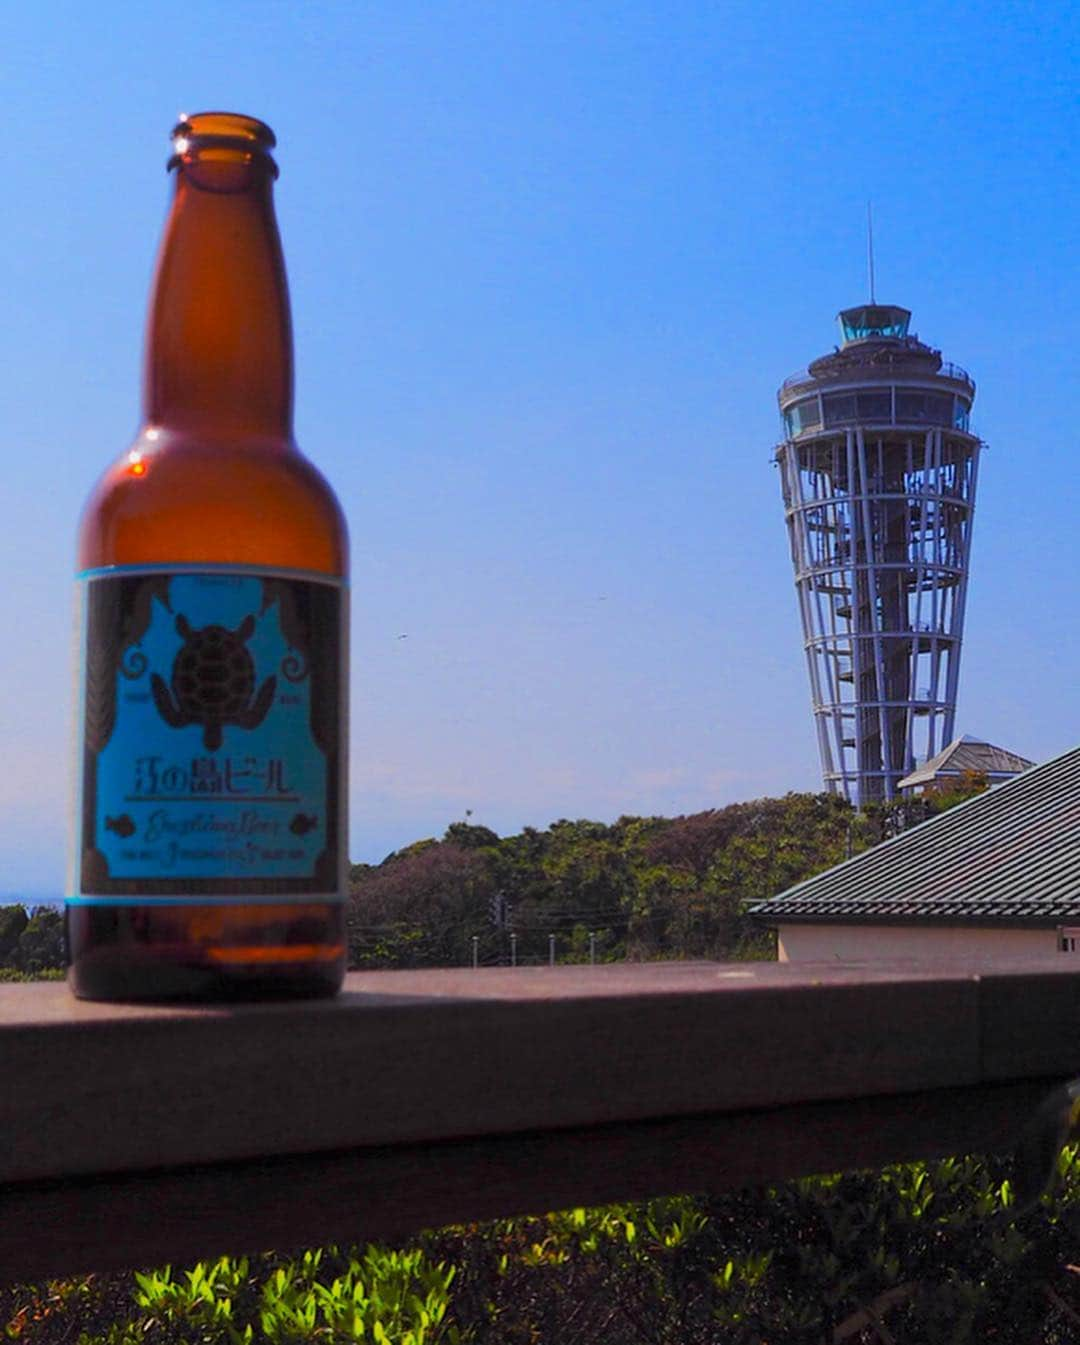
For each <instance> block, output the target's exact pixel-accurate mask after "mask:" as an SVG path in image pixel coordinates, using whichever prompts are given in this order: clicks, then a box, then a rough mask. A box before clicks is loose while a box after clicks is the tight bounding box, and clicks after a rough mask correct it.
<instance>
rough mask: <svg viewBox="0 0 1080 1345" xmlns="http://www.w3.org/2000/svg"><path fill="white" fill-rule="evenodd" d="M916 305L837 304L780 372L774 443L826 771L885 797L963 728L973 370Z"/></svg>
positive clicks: (831, 778) (975, 449)
mask: <svg viewBox="0 0 1080 1345" xmlns="http://www.w3.org/2000/svg"><path fill="white" fill-rule="evenodd" d="M910 320H911V314H910V313H909V312H908V311H907V309H905V308H897V307H895V306H893V305H889V304H863V305H861V306H859V307H857V308H848V309H845V310H844V311H843V312H842V313H841V314H840V328H841V332H842V336H843V340H842V344H841V345H840V346H838V347H837V348H836V349H835V350H834V352H833V353H832V354H830V355H823V356H822V357H821V358H820V359H816V360H814V361H813V363H812V364H811V365H810V366H809V368H808V369H806V370H803V371H802V372H800V373H797V374H794V375H792V377H790V378H788V379H785V381H784V383H783V385H782V387H781V388H780V391H779V393H778V394H777V396H778V400H779V403H780V411H781V414H782V416H783V420H784V434H785V437H784V440H783V442H782V443H781V444H780V445H779V447H778V448H777V450H776V461H777V463H778V464H779V466H780V473H781V481H782V485H783V492H784V510H785V514H786V518H787V526H788V535H789V538H790V541H791V558H792V561H793V563H794V566H795V587H796V590H797V593H798V599H799V614H800V617H801V619H802V630H803V645H804V648H805V651H806V660H807V666H808V669H809V673H810V694H811V700H812V704H813V713H814V723H815V726H816V728H817V737H818V747H819V750H820V752H821V765H822V771H823V774H824V777H825V784H826V787H827V788H828V789H829V790H830V791H832V792H834V793H842V794H844V795H845V796H846V797H847V798H848V799H850V800H851V801H852V802H853V803H855V804H857V805H859V806H862V805H863V804H866V803H869V802H872V801H874V800H883V799H890V798H892V797H893V796H894V795H895V794H896V792H897V791H896V786H897V783H898V781H900V780H901V779H902V778H903V777H904V776H905V775H907V774H908V773H909V772H910V771H912V770H914V769H915V767H916V765H918V764H919V763H920V762H922V761H924V760H926V759H927V758H929V757H932V756H934V754H935V753H936V752H939V751H940V750H941V749H942V748H943V747H944V746H945V745H946V744H947V743H949V742H950V741H951V740H952V738H953V719H954V715H955V711H956V688H957V680H958V677H959V672H960V647H961V639H962V636H963V627H964V603H965V598H966V595H967V579H968V558H969V554H970V549H971V525H972V515H973V510H974V504H975V484H976V475H977V470H978V461H979V450H980V448H981V447H982V445H981V444H980V442H979V440H978V439H977V438H976V436H975V435H973V434H972V433H971V431H970V428H969V417H970V413H971V404H972V402H973V400H974V398H975V384H974V382H973V380H972V379H971V377H970V376H969V375H968V374H967V373H966V372H965V371H964V370H963V369H960V368H958V367H957V366H956V365H954V364H946V363H945V362H944V361H943V360H942V358H941V352H940V351H937V350H933V349H931V347H929V346H927V345H924V344H923V343H922V342H921V341H919V340H918V338H917V337H915V336H912V335H909V333H908V325H909V323H910Z"/></svg>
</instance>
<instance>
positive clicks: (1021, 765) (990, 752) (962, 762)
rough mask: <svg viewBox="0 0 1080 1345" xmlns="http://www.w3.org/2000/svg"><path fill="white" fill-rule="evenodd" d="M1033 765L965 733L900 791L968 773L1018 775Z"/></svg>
mask: <svg viewBox="0 0 1080 1345" xmlns="http://www.w3.org/2000/svg"><path fill="white" fill-rule="evenodd" d="M1033 764H1034V763H1032V762H1030V761H1028V759H1027V757H1022V756H1018V755H1017V753H1016V752H1010V751H1009V750H1008V749H1007V748H1005V747H995V746H994V744H993V743H988V742H984V741H983V739H982V738H972V737H971V735H970V734H967V733H965V734H964V736H963V737H962V738H954V739H953V740H952V742H951V743H949V745H948V747H945V748H943V749H942V750H941V751H940V752H939V753H938V754H937V756H936V757H931V758H930V760H929V761H927V762H926V763H924V764H923V765H922V766H920V767H919V768H918V769H917V770H914V771H912V772H911V774H910V775H905V776H904V778H903V779H902V780H901V781H900V784H899V786H898V787H899V788H900V789H911V788H913V787H915V786H918V785H927V784H930V782H931V781H933V780H936V779H938V778H939V777H940V776H943V775H944V776H961V775H963V774H964V772H965V771H977V772H979V773H984V774H986V775H989V776H991V777H993V776H995V775H1018V774H1019V773H1020V771H1026V770H1027V769H1028V767H1030V766H1031V765H1033Z"/></svg>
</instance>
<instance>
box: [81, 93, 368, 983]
mask: <svg viewBox="0 0 1080 1345" xmlns="http://www.w3.org/2000/svg"><path fill="white" fill-rule="evenodd" d="M173 140H174V148H175V153H174V155H173V157H172V159H171V160H170V165H169V166H170V168H171V169H172V170H174V172H175V177H176V183H175V195H174V198H173V203H172V208H171V211H170V214H169V217H168V221H167V224H166V228H165V236H164V240H163V243H162V247H161V252H160V255H159V259H158V265H157V273H156V277H155V282H154V288H153V296H152V300H151V305H150V315H149V323H148V330H147V339H146V356H145V360H146V363H145V382H144V421H143V425H142V428H141V430H140V431H139V433H138V435H137V437H136V439H135V442H134V444H133V446H132V447H131V448H130V450H128V451H126V452H125V453H124V454H123V455H122V456H121V457H120V459H119V460H118V461H117V462H115V463H114V464H113V465H112V466H111V467H110V468H109V469H108V470H107V471H106V472H105V474H104V476H103V477H102V478H101V480H100V481H99V482H98V484H97V486H96V488H95V489H94V491H93V493H92V495H91V497H90V499H89V501H88V503H87V506H86V509H85V511H84V515H83V518H82V522H81V527H80V532H79V542H78V568H79V571H80V585H81V586H82V588H83V593H82V597H81V602H80V610H81V620H82V624H83V630H84V635H83V653H82V660H83V664H82V676H83V684H82V686H83V689H82V694H81V702H80V729H79V741H78V744H77V762H76V775H77V779H78V785H79V790H78V792H79V803H78V807H77V810H76V811H77V825H76V833H77V837H78V838H79V839H77V841H76V845H75V847H74V853H73V864H72V868H73V874H72V880H71V883H70V884H69V889H68V890H69V900H68V904H67V931H68V953H69V963H70V969H69V982H70V984H71V987H72V989H73V990H74V992H75V994H77V995H79V996H81V997H85V998H101V999H123V998H138V999H144V998H224V997H230V996H252V995H319V994H322V995H325V994H333V993H334V992H335V991H336V990H337V989H338V988H339V986H340V984H341V980H342V976H343V974H344V969H345V935H344V907H343V904H342V896H343V891H342V886H343V880H344V874H345V855H346V848H345V847H346V827H345V818H346V794H345V756H346V749H345V741H344V740H345V726H346V714H345V703H344V702H345V687H346V683H347V678H346V675H345V671H344V667H345V661H344V652H343V651H344V647H345V640H346V620H345V581H346V577H347V569H348V540H347V534H346V528H345V523H344V519H343V516H342V513H341V510H340V508H339V506H338V503H337V500H336V499H335V497H334V494H333V492H332V491H331V489H330V487H329V486H328V485H327V483H326V482H325V480H324V479H323V477H322V476H321V475H320V474H319V472H318V471H317V470H316V469H315V467H313V466H312V464H311V463H310V462H308V461H307V459H306V458H304V457H303V456H302V455H301V453H300V452H299V451H298V450H297V447H296V445H295V443H294V440H293V433H292V336H291V329H290V318H289V302H288V293H287V289H286V281H285V270H284V264H283V260H282V253H281V244H280V240H279V236H278V230H277V224H276V221H275V218H274V209H273V199H272V188H273V181H274V179H275V178H276V176H277V169H276V166H275V164H274V161H273V159H272V158H271V154H270V151H271V149H272V148H273V146H274V143H275V141H274V137H273V133H272V132H271V131H270V129H269V127H267V126H265V125H263V123H261V122H259V121H256V120H254V119H253V118H250V117H244V116H238V115H234V114H231V113H218V112H211V113H200V114H198V115H196V116H191V117H185V118H184V119H183V120H182V121H181V122H180V124H179V125H178V126H177V127H176V128H175V130H174V132H173ZM170 576H172V577H171V578H170ZM125 582H126V583H127V585H128V587H127V589H124V590H123V593H124V594H126V596H124V597H122V598H121V597H116V596H115V595H116V594H119V593H121V589H122V585H123V584H124V583H125ZM140 584H141V585H142V588H141V589H140V587H139V585H140ZM110 585H111V587H110ZM192 586H196V587H195V588H193V587H192ZM198 586H201V587H198ZM253 586H259V587H258V592H259V593H260V594H261V595H263V596H262V598H261V600H260V602H259V603H258V604H257V606H255V607H253V608H252V611H251V613H249V614H248V615H246V616H245V617H244V619H243V620H239V619H238V618H237V616H236V610H235V609H233V615H232V616H229V615H228V614H227V613H226V612H225V608H222V609H221V610H222V613H223V614H222V615H220V616H218V615H216V612H217V608H214V607H213V603H214V602H218V603H221V602H224V601H225V599H224V598H221V597H220V596H215V595H220V594H225V595H226V596H227V597H228V600H229V601H230V602H235V601H239V599H238V598H237V597H236V595H237V594H247V593H249V592H254V591H255V588H253ZM192 593H194V595H195V596H194V598H191V596H190V595H191V594H192ZM88 594H89V596H87V595H88ZM140 594H141V596H140ZM275 594H276V595H278V597H280V602H278V601H277V598H276V597H275ZM178 595H179V596H178ZM185 595H186V596H185ZM208 602H209V603H210V604H211V606H209V607H207V606H206V604H207V603H208ZM125 603H126V604H127V606H126V607H125V606H124V604H125ZM200 603H201V604H202V606H201V607H200V606H199V604H200ZM118 604H119V606H118ZM121 608H123V611H121ZM286 609H287V610H286ZM268 610H269V612H270V614H271V615H269V616H268V615H267V611H268ZM200 611H201V613H202V615H201V617H200V615H199V612H200ZM88 613H89V615H88ZM286 615H288V616H289V620H286ZM271 616H272V617H273V621H274V622H275V623H276V624H274V625H273V626H272V628H271V626H269V625H267V626H266V627H265V630H264V629H263V626H264V623H267V622H270V620H271ZM297 630H298V631H300V635H298V636H295V642H296V645H297V648H299V649H300V653H298V652H297V648H291V649H290V650H289V652H288V654H287V655H286V656H284V657H279V655H280V649H279V650H278V654H275V655H274V657H275V658H278V662H277V663H276V664H274V665H273V666H271V664H270V663H268V662H266V658H268V657H269V655H266V656H265V657H264V654H257V653H256V650H257V647H258V648H262V647H263V646H265V647H266V648H267V649H270V650H271V652H273V650H274V649H275V648H277V646H275V645H273V640H279V643H280V641H284V642H285V643H284V644H282V645H281V648H282V649H283V648H285V645H288V644H289V642H290V640H292V639H293V635H292V634H290V632H295V631H297ZM102 632H105V635H103V634H102ZM253 632H256V633H255V634H253ZM258 632H262V633H261V634H260V633H258ZM282 632H284V634H282ZM110 641H111V643H110ZM155 641H156V642H157V643H156V644H155V643H154V642H155ZM169 641H171V642H172V644H171V645H170V644H169ZM215 641H216V644H215V643H214V642H215ZM260 641H262V644H261V645H260V643H259V642H260ZM268 641H269V642H270V643H267V642H268ZM301 647H302V648H301ZM155 648H156V649H157V651H158V657H157V665H156V671H154V653H153V650H154V649H155ZM163 650H165V651H167V653H166V654H162V651H163ZM223 650H224V652H223ZM260 659H262V660H263V664H264V665H265V666H263V665H261V664H260V663H259V660H260ZM298 670H299V672H298ZM316 671H317V672H318V673H319V677H320V679H321V680H319V681H318V682H316V681H314V680H313V679H314V677H315V672H316ZM309 672H310V674H311V675H310V676H308V673H309ZM294 681H295V685H294ZM103 688H104V690H103ZM298 706H299V707H301V708H297V707H298ZM304 706H306V707H307V708H306V709H305V708H303V707H304ZM110 715H111V718H110ZM275 716H277V718H275ZM290 716H291V718H290ZM305 716H307V718H304V717H305ZM317 716H318V717H319V720H320V724H319V733H320V734H321V735H322V737H321V739H320V740H319V741H320V742H321V747H319V749H318V750H317V751H315V749H312V748H311V746H310V744H309V745H308V747H307V748H305V749H304V750H306V752H307V757H306V758H304V761H301V762H300V764H299V765H297V761H296V760H293V759H291V758H290V757H289V752H290V751H294V749H295V741H299V739H297V734H301V735H303V734H306V733H308V732H309V729H310V733H311V734H312V735H314V734H315V730H314V728H310V725H313V724H314V723H315V720H316V717H317ZM125 717H126V718H125ZM283 717H284V718H283ZM279 720H280V721H281V722H282V723H287V727H286V729H284V730H280V731H279V736H280V732H285V733H286V734H290V733H291V734H292V739H290V742H292V743H293V747H290V746H289V743H288V742H286V743H285V747H284V748H282V747H281V746H280V744H279V743H278V740H277V739H276V738H275V737H274V733H275V731H278V730H275V729H274V725H275V724H276V723H278V721H279ZM309 721H310V724H309ZM125 725H126V727H125ZM288 725H291V727H288ZM121 730H122V732H121ZM110 734H111V735H112V736H111V737H110ZM124 734H126V737H124V736H123V735H124ZM294 740H295V741H294ZM304 741H305V742H306V741H307V739H306V738H305V739H304ZM155 742H156V743H159V744H160V743H162V742H164V743H165V744H166V745H165V747H164V748H155V747H154V743H155ZM174 742H175V744H176V745H175V747H174V746H173V744H174ZM117 743H119V744H120V745H119V746H118V745H117ZM125 743H126V744H128V745H129V746H128V747H127V749H125V750H127V752H128V756H129V757H131V758H132V759H131V760H121V758H122V756H123V751H122V749H123V746H124V744H125ZM144 744H145V746H144ZM143 751H145V755H143V756H141V757H138V760H135V756H137V755H138V753H139V752H143ZM313 752H314V755H313ZM110 753H111V754H112V755H109V754H110ZM294 756H295V751H294ZM313 762H314V764H312V763H313ZM169 771H171V772H172V774H171V775H170V774H167V772H169ZM305 771H306V772H307V773H308V776H310V777H311V780H314V784H311V783H310V781H309V786H308V788H307V794H306V795H305V794H304V792H303V788H302V787H298V786H297V785H296V782H295V780H294V778H293V777H294V776H295V775H297V773H299V775H300V776H301V777H302V778H303V779H306V778H308V776H305V775H304V772H305ZM109 772H111V774H109ZM312 772H314V774H312ZM320 772H322V774H320ZM162 779H164V780H165V781H166V784H164V785H163V784H162V783H161V780H162ZM133 782H134V783H133ZM177 782H179V783H177ZM298 788H299V792H297V790H298ZM290 790H291V791H292V793H290V792H289V791H290ZM110 791H111V792H110ZM154 791H156V792H154ZM197 791H202V792H197ZM320 791H321V792H320ZM88 799H89V800H90V802H89V803H88V802H87V800H88ZM147 799H149V800H150V802H146V800H147ZM162 799H164V802H161V800H162ZM252 800H254V801H252ZM290 800H292V801H291V802H290ZM320 803H321V804H322V807H321V808H320V806H319V804H320ZM110 804H111V805H112V812H111V814H110V812H109V805H110ZM95 810H96V811H95ZM320 828H321V830H320ZM308 831H310V832H311V835H310V836H309V835H307V832H308ZM162 836H165V837H170V838H171V839H168V840H167V842H164V843H162V840H161V838H162ZM268 836H270V837H272V838H273V841H272V843H271V841H268V840H267V839H266V838H267V837H268ZM221 837H224V838H225V839H220V838H221ZM312 837H314V838H315V839H314V840H312ZM178 838H179V839H178ZM320 838H321V843H322V846H323V848H322V849H321V850H320V849H318V845H317V844H316V842H319V841H320ZM305 846H306V850H305ZM140 847H141V848H140ZM283 856H284V858H283ZM297 856H300V857H299V858H297ZM313 856H317V860H318V862H317V863H316V862H315V859H314V858H313ZM290 857H291V858H290ZM166 864H168V865H171V868H169V869H167V870H166V869H165V868H164V867H163V866H164V865H166ZM140 865H141V866H142V867H140ZM283 866H284V867H283ZM290 866H291V867H290ZM166 872H167V873H168V875H169V876H167V877H165V878H161V874H162V873H166ZM283 875H284V876H283ZM211 891H212V899H210V897H209V896H208V897H207V899H205V900H203V899H201V896H200V894H203V893H208V892H211ZM140 898H142V899H140Z"/></svg>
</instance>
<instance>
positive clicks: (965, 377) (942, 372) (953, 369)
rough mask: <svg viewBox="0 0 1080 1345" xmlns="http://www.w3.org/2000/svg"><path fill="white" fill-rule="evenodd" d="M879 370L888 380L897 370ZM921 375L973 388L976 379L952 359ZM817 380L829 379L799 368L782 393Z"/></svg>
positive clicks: (842, 373)
mask: <svg viewBox="0 0 1080 1345" xmlns="http://www.w3.org/2000/svg"><path fill="white" fill-rule="evenodd" d="M879 372H880V375H881V379H882V381H886V380H888V379H889V378H892V377H893V376H894V373H895V372H896V371H891V370H888V369H885V368H882V369H881V370H880V371H879ZM849 373H850V371H848V370H839V371H838V372H837V373H836V375H835V377H836V378H837V379H839V378H844V377H847V376H848V375H849ZM919 377H920V378H951V379H953V380H954V381H955V382H957V383H966V384H967V385H968V386H969V387H972V388H973V387H974V386H975V380H974V379H973V378H972V377H971V375H970V374H969V373H968V371H967V370H966V369H965V368H963V367H962V366H961V365H959V364H953V363H952V362H951V361H949V360H943V361H942V362H941V368H940V369H938V370H936V371H935V372H934V373H933V374H920V375H919ZM815 381H818V382H828V381H829V380H828V379H827V378H826V379H819V380H815V379H814V378H813V376H812V375H811V373H810V370H809V369H805V368H804V369H797V370H796V371H795V372H794V373H793V374H788V376H787V378H785V379H784V381H783V382H782V383H781V384H780V395H781V396H783V394H784V393H785V392H787V391H788V390H789V389H790V388H796V387H798V386H799V385H800V384H801V383H810V382H815ZM856 381H858V380H856Z"/></svg>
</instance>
